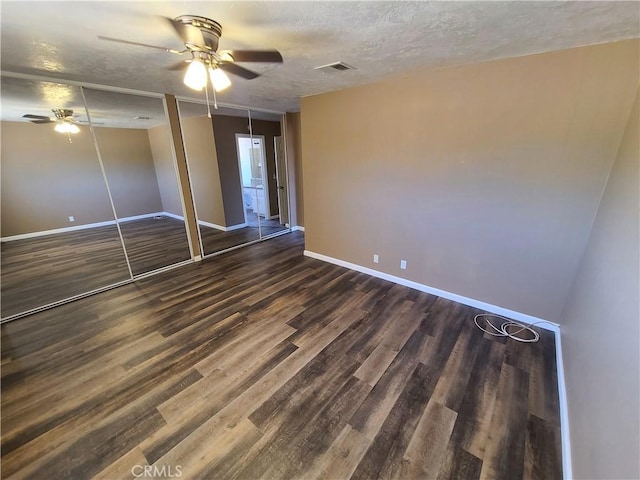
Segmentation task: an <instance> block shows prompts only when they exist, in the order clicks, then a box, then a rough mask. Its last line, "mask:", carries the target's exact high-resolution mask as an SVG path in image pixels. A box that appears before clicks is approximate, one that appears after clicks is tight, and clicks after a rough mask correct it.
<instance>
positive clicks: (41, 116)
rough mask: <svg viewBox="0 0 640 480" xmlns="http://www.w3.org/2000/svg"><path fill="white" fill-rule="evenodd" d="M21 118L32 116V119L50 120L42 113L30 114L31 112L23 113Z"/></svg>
mask: <svg viewBox="0 0 640 480" xmlns="http://www.w3.org/2000/svg"><path fill="white" fill-rule="evenodd" d="M22 118H33V119H34V120H51V118H50V117H45V116H44V115H32V114H31V113H27V114H26V115H23V116H22Z"/></svg>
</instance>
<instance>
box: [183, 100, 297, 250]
mask: <svg viewBox="0 0 640 480" xmlns="http://www.w3.org/2000/svg"><path fill="white" fill-rule="evenodd" d="M179 107H180V119H181V120H180V121H181V128H182V136H183V141H184V145H185V153H186V157H187V163H188V165H189V172H190V175H189V176H190V181H191V187H192V191H193V195H194V201H195V205H196V215H197V217H198V228H199V233H200V238H201V244H202V249H203V252H202V253H203V254H204V255H209V254H212V253H217V252H221V251H224V250H227V249H230V248H234V247H237V246H240V245H246V244H248V243H251V242H254V241H257V240H259V239H261V238H264V237H267V236H269V235H273V234H275V233H278V232H285V231H288V228H289V225H288V219H287V218H286V215H282V214H281V207H280V205H281V204H283V203H284V204H285V205H286V204H287V202H288V200H287V199H286V189H285V188H284V187H283V188H279V187H280V186H281V185H286V166H285V162H284V151H283V150H281V155H282V161H281V166H280V167H278V166H277V155H276V153H277V151H278V149H277V147H276V143H277V142H278V141H280V142H281V139H282V129H281V126H280V115H277V114H269V113H258V114H257V116H258V118H252V117H253V116H254V115H255V113H254V112H253V111H252V112H251V117H250V112H249V111H248V110H244V109H236V108H230V107H223V106H219V107H218V108H217V109H214V110H213V112H212V117H211V118H209V117H208V115H207V108H206V105H203V104H198V103H192V102H187V101H181V102H179ZM278 168H279V170H278ZM278 171H280V172H281V176H280V180H279V177H278V174H277V172H278ZM283 194H284V195H285V196H283ZM286 211H287V210H286V209H285V212H286Z"/></svg>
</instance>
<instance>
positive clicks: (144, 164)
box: [1, 122, 162, 237]
mask: <svg viewBox="0 0 640 480" xmlns="http://www.w3.org/2000/svg"><path fill="white" fill-rule="evenodd" d="M80 130H81V131H80V133H78V134H75V135H73V136H72V142H73V143H69V140H68V138H67V136H66V135H61V134H60V133H57V132H55V131H54V129H53V126H51V125H34V124H31V123H26V122H2V151H1V155H2V226H1V228H2V236H3V237H8V236H12V235H19V234H24V233H33V232H41V231H45V230H52V229H57V228H65V227H73V226H78V225H85V224H90V223H96V222H104V221H111V220H113V212H112V210H111V205H110V203H109V197H108V195H107V189H106V187H105V184H104V180H103V177H102V173H101V170H100V165H99V163H98V158H97V155H96V151H95V146H94V141H93V137H92V135H91V132H90V131H89V129H88V128H87V127H80ZM96 134H97V138H98V141H99V142H100V150H101V154H102V156H103V159H104V164H105V169H106V171H107V175H108V179H109V186H110V188H111V191H112V194H113V199H114V204H115V206H116V210H117V213H118V216H119V217H120V218H122V217H127V216H132V215H141V214H145V213H153V212H157V211H158V210H161V209H162V208H161V204H160V197H159V193H158V187H157V184H156V182H155V174H154V170H153V163H152V162H151V155H150V151H149V143H148V140H147V139H146V132H145V131H140V130H125V129H107V128H97V129H96ZM69 216H74V217H75V222H73V223H72V222H70V221H69V218H68V217H69Z"/></svg>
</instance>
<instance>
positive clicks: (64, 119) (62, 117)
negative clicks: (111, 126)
mask: <svg viewBox="0 0 640 480" xmlns="http://www.w3.org/2000/svg"><path fill="white" fill-rule="evenodd" d="M51 111H52V112H53V115H54V116H53V117H45V116H44V115H33V114H31V113H27V114H25V115H23V116H22V118H26V119H28V120H29V121H30V122H31V123H36V124H46V123H55V124H56V126H55V131H56V132H59V133H66V134H67V136H68V137H69V143H71V134H72V133H78V132H79V131H80V128H78V124H79V123H88V122H86V121H84V120H76V119H74V118H73V110H71V109H69V108H53V109H51ZM93 123H94V124H100V122H93Z"/></svg>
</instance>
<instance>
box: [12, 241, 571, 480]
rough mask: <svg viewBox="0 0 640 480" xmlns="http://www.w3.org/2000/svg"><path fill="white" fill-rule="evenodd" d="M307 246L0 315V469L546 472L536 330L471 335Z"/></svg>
mask: <svg viewBox="0 0 640 480" xmlns="http://www.w3.org/2000/svg"><path fill="white" fill-rule="evenodd" d="M303 241H304V239H303V236H302V234H300V233H292V234H288V235H283V236H280V237H277V238H274V239H272V240H269V241H267V242H262V243H258V244H255V245H252V246H250V247H247V248H243V249H239V250H235V251H232V252H230V253H227V254H224V255H221V256H217V257H213V258H211V259H208V260H204V261H203V262H200V263H197V264H191V265H187V266H184V267H180V268H178V269H175V270H172V271H168V272H165V273H162V274H160V275H157V276H154V277H150V278H147V279H144V280H138V281H137V282H135V283H132V284H129V285H125V286H123V287H120V288H117V289H114V290H110V291H107V292H103V293H101V294H99V295H95V296H93V297H90V298H85V299H82V300H79V301H77V302H74V303H72V304H68V305H63V306H61V307H58V308H55V309H52V310H49V311H46V312H41V313H38V314H36V315H32V316H29V317H26V318H23V319H20V320H17V321H15V322H10V323H7V324H4V325H2V400H1V414H2V443H1V453H2V457H1V460H2V475H3V478H25V479H26V478H28V479H40V478H43V479H56V478H60V479H76V478H77V479H84V478H93V477H95V478H103V479H121V478H122V479H124V478H136V476H137V478H169V477H170V475H169V474H173V478H176V474H177V473H178V472H179V473H180V476H181V478H187V479H193V478H206V479H248V480H249V479H251V480H253V479H257V478H270V479H302V478H304V479H343V478H344V479H347V478H353V479H365V478H366V479H373V478H398V479H409V478H415V479H450V478H456V479H465V480H470V479H476V478H482V479H508V480H512V479H519V478H526V479H545V480H549V479H559V478H561V457H560V444H559V438H560V436H559V413H558V392H557V378H556V364H555V347H554V339H553V336H552V335H551V334H550V333H549V332H544V331H543V332H542V338H541V341H540V342H539V343H535V344H521V343H515V342H513V341H512V340H507V341H505V340H504V339H497V338H494V337H488V336H485V335H483V334H482V332H480V331H479V330H477V329H476V327H475V326H474V325H473V316H474V315H475V314H476V313H478V311H477V310H475V309H473V308H470V307H466V306H463V305H460V304H456V303H453V302H451V301H447V300H444V299H441V298H437V297H434V296H431V295H427V294H424V293H421V292H418V291H415V290H411V289H409V288H406V287H402V286H399V285H394V284H392V283H389V282H386V281H383V280H379V279H376V278H372V277H369V276H367V275H365V274H361V273H357V272H353V271H349V270H347V269H344V268H340V267H337V266H334V265H330V264H326V263H322V262H320V261H317V260H313V259H309V258H306V257H303V255H302V250H303ZM149 465H151V466H153V467H155V473H156V474H157V475H156V476H155V477H151V476H140V475H141V473H142V472H144V470H143V468H144V466H149ZM132 469H133V471H132ZM148 471H149V472H150V473H154V470H148ZM161 473H162V475H161Z"/></svg>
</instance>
